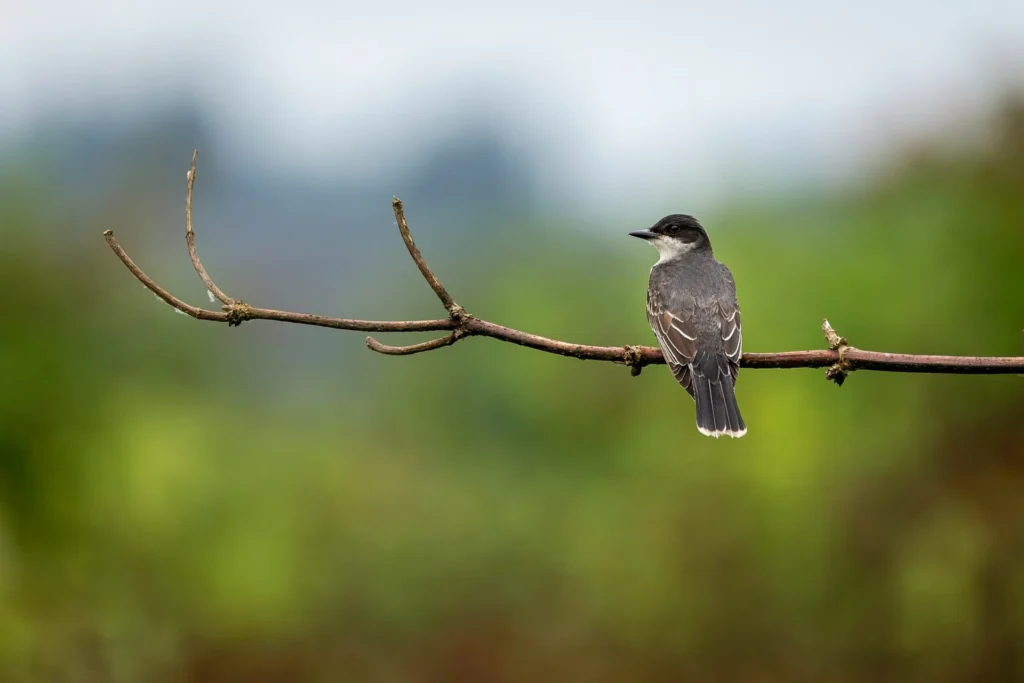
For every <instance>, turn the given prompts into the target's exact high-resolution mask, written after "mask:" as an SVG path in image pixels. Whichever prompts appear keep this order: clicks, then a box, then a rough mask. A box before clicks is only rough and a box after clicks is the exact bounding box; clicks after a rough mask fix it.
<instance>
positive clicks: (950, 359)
mask: <svg viewBox="0 0 1024 683" xmlns="http://www.w3.org/2000/svg"><path fill="white" fill-rule="evenodd" d="M197 155H198V151H196V152H195V153H193V155H192V164H191V166H190V168H189V172H188V189H187V194H186V201H185V241H186V243H187V245H188V252H189V257H190V258H191V259H192V265H193V266H194V267H195V270H196V273H198V274H199V277H200V279H201V280H202V281H203V283H204V284H205V285H206V287H207V289H209V290H210V292H211V293H212V294H213V296H215V297H216V298H217V299H219V300H220V301H221V302H222V303H223V304H224V305H223V310H222V311H209V310H206V309H202V308H197V307H195V306H191V305H189V304H187V303H185V302H184V301H182V300H181V299H178V298H176V297H175V296H173V295H172V294H170V293H169V292H167V291H166V290H165V289H163V288H162V287H160V286H159V285H157V284H156V283H155V282H153V280H151V279H150V278H149V277H148V276H147V275H146V274H145V273H144V272H142V270H141V269H140V268H139V267H138V266H137V265H135V263H134V262H133V261H132V260H131V259H130V258H129V257H128V254H126V253H125V251H124V249H122V248H121V245H119V244H118V243H117V240H116V239H115V238H114V233H113V232H112V231H110V230H107V231H106V232H104V233H103V235H104V237H105V239H106V241H107V244H108V245H109V246H110V248H111V249H112V250H113V252H114V253H115V254H116V255H117V257H118V258H119V259H121V262H122V263H124V265H125V266H126V267H127V268H128V270H129V271H131V273H132V275H134V276H135V277H136V278H137V279H138V280H139V281H140V282H141V283H142V284H143V285H145V286H146V287H147V288H148V289H149V290H150V291H152V292H153V293H154V294H156V295H157V296H158V297H160V299H162V300H163V301H165V302H167V303H168V304H169V305H171V306H173V307H174V308H176V309H177V310H179V311H181V312H182V313H185V314H187V315H190V316H192V317H193V318H196V319H197V320H212V321H216V322H226V323H228V325H229V326H231V325H240V324H241V323H242V322H244V321H246V320H276V321H279V322H287V323H296V324H300V325H315V326H319V327H329V328H333V329H340V330H360V331H364V332H427V331H438V330H448V331H450V334H448V335H446V336H444V337H439V338H437V339H432V340H430V341H426V342H422V343H419V344H412V345H409V346H390V345H387V344H382V343H380V342H379V341H377V340H376V339H373V338H372V337H368V338H367V339H366V345H367V346H368V347H369V348H370V349H372V350H373V351H376V352H378V353H383V354H386V355H391V356H408V355H413V354H416V353H422V352H425V351H433V350H434V349H439V348H441V347H443V346H451V345H452V344H454V343H455V342H457V341H459V340H460V339H463V338H466V337H473V336H476V337H490V338H492V339H497V340H499V341H503V342H509V343H511V344H517V345H519V346H525V347H527V348H530V349H536V350H538V351H544V352H546V353H554V354H558V355H561V356H571V357H573V358H579V359H581V360H597V361H608V362H612V363H619V364H622V365H627V366H629V367H630V368H631V370H632V372H633V374H634V375H638V374H640V371H641V370H642V369H643V368H644V367H646V366H647V365H657V364H663V363H664V362H665V359H664V357H663V356H662V354H661V350H660V349H657V348H654V347H650V346H590V345H585V344H572V343H569V342H564V341H559V340H556V339H549V338H547V337H541V336H539V335H535V334H530V333H528V332H523V331H521V330H516V329H513V328H511V327H505V326H504V325H498V324H497V323H492V322H488V321H486V320H481V319H480V318H476V317H474V316H472V315H469V314H468V313H466V311H465V310H464V309H463V308H462V307H461V306H459V305H458V304H457V303H455V300H454V299H452V297H451V295H450V294H449V293H448V291H447V290H446V289H445V288H444V286H443V285H442V284H441V281H440V280H439V279H438V278H437V276H436V275H434V272H433V271H432V270H431V269H430V266H429V265H427V262H426V260H425V259H424V258H423V254H422V253H420V250H419V248H417V247H416V243H415V242H414V241H413V238H412V233H411V231H410V230H409V224H408V222H407V221H406V218H405V210H404V207H403V205H402V202H401V200H399V199H398V198H397V197H395V198H394V200H393V201H392V208H393V209H394V212H395V220H396V221H397V223H398V230H399V232H400V233H401V236H402V241H403V242H405V246H406V248H407V249H408V251H409V255H410V256H411V257H412V260H413V262H414V263H415V264H416V267H417V268H419V271H420V274H422V275H423V278H424V279H425V280H426V281H427V284H429V285H430V288H431V289H433V290H434V293H435V294H437V297H438V299H440V300H441V303H442V305H443V306H444V308H445V310H446V311H447V312H448V318H445V319H439V320H398V321H381V320H354V319H349V318H330V317H326V316H321V315H315V314H311V313H292V312H289V311H278V310H274V309H270V308H258V307H255V306H250V305H249V304H246V303H244V302H242V301H236V300H235V299H232V298H231V297H229V296H228V295H227V294H225V293H224V292H223V291H221V289H220V288H219V287H217V285H216V284H214V282H213V280H212V279H211V278H210V276H209V274H208V273H207V272H206V269H205V268H204V267H203V264H202V262H201V261H200V260H199V255H198V253H197V252H196V247H195V232H194V230H193V228H192V189H193V186H194V184H195V175H196V158H197ZM822 331H823V332H824V334H825V339H826V340H827V342H828V347H829V348H828V349H821V350H815V351H786V352H782V353H745V354H743V357H742V358H741V359H740V367H743V368H750V369H759V368H778V369H788V368H828V370H827V371H826V373H825V376H826V378H827V379H829V380H832V381H834V382H836V384H840V385H841V384H842V383H843V381H844V380H845V379H846V377H847V376H848V375H849V373H851V372H853V371H854V370H877V371H883V372H932V373H950V374H977V375H981V374H990V375H994V374H1022V373H1024V357H977V356H931V355H912V354H900V353H882V352H877V351H864V350H862V349H858V348H854V347H853V346H850V345H849V343H848V342H847V341H846V339H845V338H843V337H841V336H839V334H838V333H837V332H836V331H835V330H834V329H833V328H832V326H831V325H830V324H829V322H828V320H824V321H822Z"/></svg>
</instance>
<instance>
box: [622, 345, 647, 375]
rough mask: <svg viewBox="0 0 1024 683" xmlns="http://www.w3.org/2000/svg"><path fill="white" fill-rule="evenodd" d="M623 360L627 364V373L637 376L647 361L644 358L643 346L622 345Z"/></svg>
mask: <svg viewBox="0 0 1024 683" xmlns="http://www.w3.org/2000/svg"><path fill="white" fill-rule="evenodd" d="M623 361H624V362H625V363H626V365H628V366H629V374H630V375H632V376H633V377H639V376H640V373H641V372H642V371H643V369H644V366H645V365H647V361H646V360H645V359H644V347H642V346H625V347H623Z"/></svg>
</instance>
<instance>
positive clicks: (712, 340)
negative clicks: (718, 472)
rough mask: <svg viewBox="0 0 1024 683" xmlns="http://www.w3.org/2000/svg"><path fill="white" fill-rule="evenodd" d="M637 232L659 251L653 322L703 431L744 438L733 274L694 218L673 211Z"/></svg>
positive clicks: (650, 308) (650, 307) (650, 293)
mask: <svg viewBox="0 0 1024 683" xmlns="http://www.w3.org/2000/svg"><path fill="white" fill-rule="evenodd" d="M629 234H630V236H632V237H639V238H640V239H643V240H646V241H647V242H648V243H649V244H651V245H653V246H654V248H655V249H657V250H658V254H659V256H660V258H659V259H658V262H657V263H655V264H654V266H653V267H652V268H651V277H650V280H649V282H648V286H647V320H648V322H649V323H650V324H651V329H652V330H654V336H655V337H657V339H658V346H660V347H661V353H662V355H663V356H664V357H665V362H666V363H667V364H668V367H669V369H670V370H671V371H672V375H673V376H674V377H675V378H676V381H678V382H679V383H680V384H681V385H683V388H685V389H686V391H687V392H689V394H690V396H692V397H693V400H694V402H695V403H696V414H697V430H698V431H699V432H700V433H701V434H704V435H705V436H712V437H715V438H716V439H717V438H718V437H720V436H722V435H727V436H731V437H733V438H739V437H741V436H743V435H744V434H746V433H747V426H746V424H745V423H744V422H743V416H742V415H741V414H740V408H739V404H738V403H737V402H736V393H735V387H736V378H737V377H738V376H739V371H740V356H741V355H742V353H743V331H742V329H741V318H740V305H739V301H738V299H737V298H736V282H735V280H734V279H733V276H732V271H730V270H729V268H728V267H727V266H725V265H724V264H722V263H720V262H719V261H718V260H717V259H716V258H715V255H714V252H713V251H712V250H711V239H710V238H709V237H708V233H707V231H706V230H705V229H704V227H703V226H701V224H700V223H699V222H698V221H697V219H696V218H694V217H693V216H688V215H685V214H672V215H670V216H665V217H664V218H662V219H661V220H660V221H658V222H657V223H655V224H654V226H653V227H651V228H650V229H649V230H637V231H636V232H631V233H629Z"/></svg>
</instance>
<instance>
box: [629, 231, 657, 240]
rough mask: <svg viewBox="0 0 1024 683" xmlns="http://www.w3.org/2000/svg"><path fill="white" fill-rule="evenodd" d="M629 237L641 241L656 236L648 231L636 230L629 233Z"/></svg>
mask: <svg viewBox="0 0 1024 683" xmlns="http://www.w3.org/2000/svg"><path fill="white" fill-rule="evenodd" d="M629 236H630V237H639V238H640V239H642V240H649V239H652V238H654V237H657V236H658V234H657V233H654V232H651V231H650V230H637V231H636V232H631V233H629Z"/></svg>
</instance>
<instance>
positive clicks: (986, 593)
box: [0, 104, 1024, 682]
mask: <svg viewBox="0 0 1024 683" xmlns="http://www.w3.org/2000/svg"><path fill="white" fill-rule="evenodd" d="M990 133H991V135H990V138H989V140H990V142H991V144H990V145H988V146H985V147H982V148H972V149H971V150H968V151H964V150H960V151H957V152H951V151H949V150H947V149H944V148H943V147H942V146H940V145H935V146H933V147H931V148H917V149H908V150H906V153H905V154H904V155H903V156H902V159H903V162H902V163H901V164H900V165H899V166H898V167H897V168H894V169H892V170H891V171H889V172H887V173H886V174H885V175H884V176H881V177H879V178H877V179H876V180H875V181H873V182H872V183H871V184H865V185H863V186H860V187H857V188H850V189H848V190H847V191H846V192H845V193H842V194H839V195H835V196H827V197H826V196H813V195H810V196H806V197H804V198H802V199H801V200H800V201H793V202H789V203H787V204H785V205H783V206H775V207H764V206H755V205H749V204H747V205H743V204H740V206H743V207H744V208H742V209H737V210H734V211H728V210H726V211H722V212H721V213H720V214H719V215H716V216H708V217H704V218H705V223H706V224H707V225H709V226H710V228H711V230H712V231H713V235H714V242H715V245H716V251H717V253H718V255H719V257H720V258H722V260H724V261H725V262H727V263H728V264H729V265H730V266H731V268H732V269H733V272H734V273H735V274H736V277H737V280H738V284H739V289H740V299H741V302H742V304H743V308H744V323H745V325H744V327H745V330H744V332H745V342H746V343H745V347H746V348H747V349H748V350H759V351H768V350H787V349H799V348H816V347H820V346H822V344H823V341H822V339H820V332H819V331H818V327H817V324H818V321H819V320H820V319H821V318H822V317H823V316H828V317H829V318H830V320H831V321H832V322H833V323H834V324H835V325H836V327H837V329H838V330H839V331H840V332H841V333H843V334H844V335H846V336H847V337H849V339H850V340H851V343H853V344H854V345H857V346H861V347H864V348H874V349H879V350H892V351H907V352H922V353H924V352H933V353H961V354H978V355H997V354H999V355H1002V354H1005V355H1021V354H1024V343H1022V340H1024V338H1022V332H1021V328H1022V327H1024V299H1022V297H1021V292H1022V289H1021V273H1022V269H1021V263H1024V108H1022V107H1020V106H1017V105H1014V104H1010V105H1008V106H1007V107H1006V109H1005V111H1004V112H1003V116H1002V119H1001V120H1000V121H999V122H998V123H997V124H995V125H994V126H993V128H992V130H991V131H990ZM26 178H28V179H27V180H26ZM175 189H178V188H175ZM54 192H55V190H54V189H53V188H51V187H48V186H47V185H46V182H45V177H44V176H40V175H39V174H34V173H17V174H15V173H11V174H8V175H7V176H4V177H3V179H2V181H0V224H2V225H3V234H4V244H3V247H2V249H0V289H2V291H3V292H4V295H3V300H4V310H3V313H4V316H3V319H4V326H3V327H4V331H3V334H2V335H0V377H2V378H3V386H4V389H5V391H4V392H3V395H2V397H0V522H2V524H0V591H2V596H3V599H2V600H0V669H2V671H3V673H4V675H3V680H12V681H39V680H56V681H64V680H67V681H143V680H145V681H177V680H193V681H211V682H219V681H280V680H288V681H346V680H352V681H414V680H417V681H418V680H425V681H483V680H507V681H521V680H533V681H544V680H552V681H622V680H651V681H659V680H665V681H678V680H691V679H692V680H735V681H772V680H786V681H791V680H818V681H825V680H827V681H860V680H865V681H867V680H871V681H877V680H883V681H885V680H892V681H897V680H898V681H968V680H1021V679H1022V678H1024V662H1022V655H1021V651H1020V648H1019V644H1020V643H1022V642H1024V495H1022V492H1024V423H1022V420H1021V419H1020V418H1021V415H1022V410H1024V384H1022V382H1024V380H1022V379H1021V378H1020V377H1016V376H1008V377H956V376H927V375H921V376H917V375H896V374H892V375H890V374H882V373H863V374H855V375H853V376H852V377H851V378H850V381H849V382H848V383H847V384H846V385H844V386H843V388H842V389H841V390H840V389H837V388H836V387H835V386H833V385H830V384H828V383H826V382H825V381H824V380H823V378H822V376H821V374H822V373H821V372H820V371H810V370H801V371H787V372H781V371H779V372H775V371H758V372H751V371H747V372H744V373H742V375H741V378H740V391H739V394H740V400H741V403H742V405H743V407H744V413H745V416H746V418H747V422H748V424H749V426H750V433H749V435H748V436H747V437H746V438H745V439H743V440H740V441H737V442H731V441H728V442H726V441H721V442H718V441H712V440H709V439H705V438H703V437H701V436H699V435H698V434H697V432H696V430H695V429H694V428H693V426H692V422H693V417H692V404H691V402H690V400H689V399H688V398H687V397H686V395H685V394H684V393H683V392H681V391H680V390H679V389H678V387H677V386H675V385H674V383H673V381H672V379H671V377H670V375H669V373H667V372H664V371H663V369H659V368H649V369H648V370H646V371H645V372H644V374H643V375H642V376H641V377H640V378H638V379H633V378H631V377H629V373H628V372H627V371H626V370H625V369H623V368H621V367H617V366H611V365H608V364H596V363H581V362H577V361H573V360H568V359H564V358H558V357H553V356H548V355H545V354H540V353H537V352H532V351H527V350H523V349H520V348H517V347H514V346H511V345H503V344H498V343H497V342H493V341H491V340H476V339H473V340H468V341H465V342H463V343H461V344H459V345H458V346H456V347H454V348H450V349H444V350H441V351H438V352H435V353H431V354H426V355H422V356H415V357H413V358H384V357H378V356H372V355H368V352H365V351H364V352H358V351H353V349H355V347H356V346H358V339H355V340H352V339H350V340H349V341H346V342H344V343H345V344H349V343H351V344H352V346H351V347H345V348H347V349H349V351H348V352H341V353H338V354H337V355H333V356H327V357H326V358H323V357H317V358H294V357H292V358H288V361H287V362H286V361H282V360H280V359H281V356H280V355H274V356H260V355H259V353H255V354H254V352H251V351H249V352H247V351H246V350H245V349H246V346H247V345H249V344H253V345H256V347H255V348H262V347H259V344H260V342H261V340H263V341H264V342H266V341H267V340H273V342H274V343H279V344H287V343H288V340H289V339H299V337H298V336H295V337H289V336H288V335H291V334H295V335H299V334H302V333H301V332H299V331H295V332H293V331H291V330H289V331H287V332H280V331H276V332H275V331H273V330H272V329H271V328H272V326H270V325H261V324H258V323H251V324H246V325H245V326H243V327H242V328H241V329H240V330H234V329H231V330H229V329H228V328H226V327H223V326H214V325H206V324H199V323H195V322H193V321H191V320H189V319H187V318H185V317H183V316H177V315H173V314H170V313H168V311H167V308H166V307H165V306H164V305H163V304H160V303H157V302H154V300H153V297H152V296H151V295H150V294H148V293H145V292H144V291H143V290H142V288H141V287H139V286H138V283H136V282H135V281H134V280H132V279H131V277H130V276H129V275H128V273H127V272H125V270H124V269H123V268H122V267H121V266H120V265H119V264H118V263H117V262H116V260H115V259H114V258H113V257H112V256H111V255H110V254H109V253H108V252H107V251H106V248H105V246H104V245H103V243H102V241H101V240H100V238H99V233H100V232H101V230H102V229H103V228H104V227H107V226H110V225H116V226H119V228H118V230H119V234H120V233H124V234H122V237H124V236H125V235H127V234H129V232H128V230H127V228H124V229H122V228H120V226H122V225H133V226H136V227H133V228H132V230H131V231H130V235H131V237H130V239H125V246H126V247H127V248H128V249H129V252H131V253H133V254H136V252H139V251H141V252H142V253H145V249H144V248H140V247H138V246H137V245H138V243H140V242H142V241H143V240H145V239H146V233H147V232H149V230H148V229H146V228H145V226H147V223H146V222H145V220H144V218H143V217H144V216H145V215H146V206H145V205H140V204H139V202H140V201H143V200H140V199H139V198H138V196H136V195H131V194H126V195H124V196H122V197H120V198H118V200H117V201H114V202H113V203H112V204H111V205H110V206H109V207H108V208H106V209H102V210H96V211H92V212H90V213H88V214H87V215H81V214H80V213H79V212H78V211H77V210H76V209H75V207H73V206H64V205H62V204H61V202H59V201H54V200H53V195H54ZM57 193H58V194H59V188H58V190H57ZM161 201H166V199H164V200H161ZM409 210H410V216H411V217H412V218H413V221H414V222H415V208H414V207H410V209H409ZM652 218H656V217H652ZM513 219H514V217H511V216H504V217H502V216H499V217H497V218H495V219H494V220H495V225H498V224H502V222H503V224H504V225H506V226H508V227H507V228H506V229H495V230H491V231H489V232H488V233H487V234H486V235H484V236H482V237H480V238H479V239H477V240H475V241H473V242H472V246H471V247H464V249H472V250H473V251H472V254H473V256H474V258H473V259H471V260H467V259H465V258H460V254H455V255H452V254H449V255H448V256H447V258H448V263H445V265H444V267H443V268H438V270H439V272H440V273H441V276H442V279H444V280H445V282H446V284H448V285H449V288H450V289H451V290H452V291H453V292H454V293H455V295H456V298H457V299H458V300H459V301H460V303H462V304H463V305H465V306H466V307H467V308H468V309H469V310H471V311H474V312H479V313H480V314H481V315H484V316H486V317H488V318H489V319H493V320H497V321H500V322H502V323H504V324H508V325H512V326H515V327H520V328H522V329H528V330H531V331H536V332H541V333H544V334H548V335H551V336H554V337H558V338H563V339H570V340H579V341H581V342H583V341H585V342H589V343H608V344H622V343H637V342H644V343H650V341H651V335H650V331H649V330H648V329H647V327H646V321H645V319H644V316H643V312H642V311H643V306H642V301H643V291H644V287H645V285H646V277H647V272H648V267H649V265H650V263H651V262H652V261H653V253H647V252H648V251H649V250H647V249H646V248H645V247H643V246H642V245H638V244H635V243H633V242H631V241H629V240H627V239H626V238H625V237H624V236H620V235H619V233H624V232H625V231H626V230H628V229H634V228H635V227H636V226H619V227H617V228H616V229H615V230H610V231H609V234H611V233H614V235H615V239H613V240H602V239H597V238H592V237H590V236H589V235H591V234H593V232H594V231H593V229H592V228H591V226H571V225H569V226H566V225H561V224H562V223H564V221H556V220H541V219H537V220H532V221H529V222H528V223H526V224H525V225H522V224H519V223H515V222H514V220H513ZM71 222H74V223H77V224H79V227H77V228H76V229H77V230H84V231H86V232H87V233H88V235H89V238H90V239H79V240H78V241H76V242H75V246H74V248H72V249H68V248H62V244H63V239H64V238H63V237H62V233H61V231H59V230H54V228H53V226H54V225H65V224H69V223H71ZM82 225H84V226H85V227H81V226H82ZM560 225H561V227H560V228H559V229H554V228H556V227H558V226H560ZM513 226H514V227H513ZM295 229H296V230H299V229H300V228H299V227H296V228H295ZM414 230H415V225H414ZM584 230H585V231H586V233H587V234H588V237H587V238H586V239H581V238H580V236H579V235H580V232H579V231H584ZM78 234H82V233H81V232H79V233H78ZM211 241H213V240H212V238H211ZM420 241H421V242H424V245H423V246H424V249H425V251H427V254H428V258H430V252H431V249H434V250H436V251H440V250H441V247H440V246H439V245H431V246H427V244H426V240H424V239H423V237H422V235H421V236H420ZM133 243H134V244H135V245H136V247H135V248H133V247H132V244H133ZM63 246H64V247H66V244H63ZM395 248H396V249H400V246H399V244H398V243H397V241H396V242H395ZM467 255H468V253H462V254H461V256H467ZM164 258H165V261H164V263H167V264H170V263H174V264H175V268H178V269H181V268H186V267H187V259H186V256H185V253H184V250H183V249H182V250H181V251H180V252H177V253H175V254H173V255H171V254H168V255H166V256H165V257H164ZM440 260H441V261H442V262H444V259H443V258H442V259H440ZM140 263H141V264H142V265H143V267H147V263H145V262H142V259H140ZM435 265H436V264H435ZM403 268H404V270H403V271H402V273H401V275H396V276H395V278H394V279H393V280H390V281H388V282H381V283H375V284H374V286H373V287H369V288H367V290H366V291H365V292H363V298H364V299H365V300H364V301H363V302H362V303H361V304H360V305H362V306H363V308H364V309H365V310H373V309H374V302H375V301H385V300H389V299H392V298H395V299H399V298H402V297H404V296H408V295H406V294H405V292H406V291H409V290H412V289H417V288H418V289H419V290H424V291H423V292H422V294H416V295H415V296H416V297H421V298H418V299H416V300H415V302H416V305H417V306H419V304H420V302H428V303H424V304H423V305H425V306H434V307H435V308H434V309H426V310H423V309H419V310H420V312H419V313H416V314H414V315H415V317H429V316H433V315H436V314H437V310H435V309H437V305H436V302H431V300H430V298H429V297H430V294H429V292H428V291H425V290H426V286H425V285H424V284H423V283H422V281H420V280H418V277H419V276H418V275H417V274H416V273H415V270H414V269H413V268H412V266H411V264H405V265H404V266H403ZM152 270H153V271H154V272H152V273H151V274H152V275H154V277H156V278H157V279H158V280H163V279H164V278H163V277H161V274H162V272H160V271H161V268H160V266H159V265H158V266H156V267H154V268H153V269H152ZM597 274H599V276H596V275H597ZM214 275H215V276H216V273H214ZM378 284H379V286H377V285H378ZM228 290H229V291H230V290H231V287H228ZM275 334H276V335H279V336H272V335H275ZM315 334H318V335H322V336H323V337H324V338H327V337H331V335H339V333H333V332H327V331H315ZM340 334H341V335H346V334H351V333H340ZM355 336H356V337H358V335H355ZM331 338H332V339H336V338H337V337H331ZM331 343H334V344H340V343H341V342H336V341H333V342H331ZM357 354H358V355H357ZM261 360H262V365H269V364H274V363H281V364H285V365H286V368H287V371H288V372H289V373H294V374H295V377H294V378H293V384H294V385H295V386H297V387H299V388H300V391H299V392H298V393H294V392H288V393H283V394H282V393H281V392H280V391H279V389H278V387H277V384H276V382H277V381H278V379H279V378H278V379H275V377H274V376H272V375H263V374H261V362H260V361H261ZM335 388H336V390H335ZM268 397H270V398H269V399H268V400H261V398H263V399H267V398H268Z"/></svg>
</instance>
